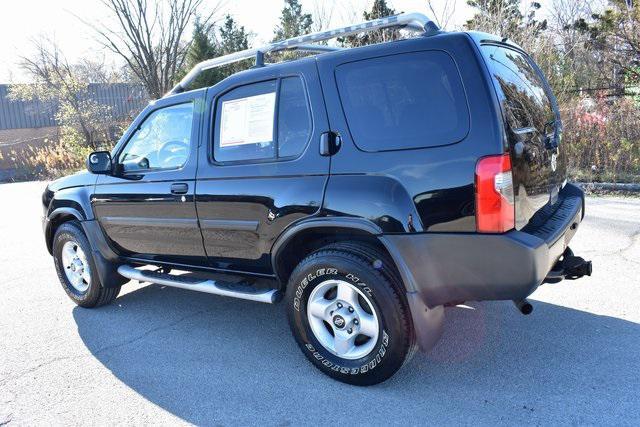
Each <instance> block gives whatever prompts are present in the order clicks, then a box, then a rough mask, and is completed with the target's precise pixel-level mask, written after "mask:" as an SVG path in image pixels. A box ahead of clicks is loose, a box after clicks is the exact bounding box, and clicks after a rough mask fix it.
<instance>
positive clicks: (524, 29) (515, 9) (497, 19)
mask: <svg viewBox="0 0 640 427" xmlns="http://www.w3.org/2000/svg"><path fill="white" fill-rule="evenodd" d="M521 3H522V1H521V0H467V4H468V5H469V6H471V7H474V8H475V9H476V10H477V13H476V14H475V16H474V17H473V18H471V19H470V20H469V21H467V23H466V27H467V29H470V30H476V31H484V32H486V33H491V34H496V35H499V36H502V37H508V38H510V39H512V40H514V41H516V42H517V43H520V44H527V42H530V41H531V39H532V38H535V36H536V35H538V34H539V33H540V32H541V31H543V30H545V29H546V28H547V21H546V20H544V21H537V20H536V11H537V10H538V9H540V7H541V5H540V3H538V2H536V1H533V2H531V3H530V4H529V8H528V9H527V12H526V14H523V13H522V12H521V8H520V5H521Z"/></svg>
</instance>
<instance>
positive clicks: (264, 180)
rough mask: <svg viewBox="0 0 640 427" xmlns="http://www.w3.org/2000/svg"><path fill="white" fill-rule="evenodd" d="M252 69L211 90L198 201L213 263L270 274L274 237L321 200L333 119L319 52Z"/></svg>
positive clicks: (310, 212) (314, 209) (311, 211)
mask: <svg viewBox="0 0 640 427" xmlns="http://www.w3.org/2000/svg"><path fill="white" fill-rule="evenodd" d="M251 76H252V79H251V80H250V81H247V79H246V77H245V78H242V76H238V77H239V78H235V77H232V78H230V79H228V80H226V81H225V82H223V83H222V84H220V85H218V86H215V87H214V88H212V89H209V91H208V92H207V103H206V105H207V107H206V108H207V111H208V114H207V115H206V117H207V120H206V124H204V126H203V127H204V128H205V129H206V130H205V133H204V134H205V135H206V138H207V139H208V140H209V143H208V144H202V147H201V151H200V158H199V167H198V186H197V189H196V207H197V210H198V216H199V219H200V226H201V229H202V235H203V238H204V244H205V249H206V252H207V255H208V257H209V261H210V264H211V266H212V267H214V268H216V269H218V270H224V271H243V272H250V273H254V274H270V273H271V272H272V271H271V270H272V269H271V263H270V251H271V247H272V246H273V243H274V241H275V239H276V238H277V237H278V236H279V235H280V234H281V233H282V231H283V230H284V229H285V228H286V227H287V226H289V225H291V224H292V223H293V222H295V221H298V220H301V219H303V218H306V217H309V216H311V215H314V214H316V213H317V212H318V211H319V209H320V207H321V205H322V198H323V193H324V187H325V183H326V181H327V179H328V174H329V157H323V156H321V155H320V152H319V140H320V135H321V134H322V133H323V132H325V131H327V130H328V124H327V118H326V113H325V108H324V102H323V100H322V92H321V88H320V83H319V80H318V76H317V69H316V65H315V60H314V59H313V58H310V59H307V60H303V61H296V63H295V64H286V63H285V64H279V65H270V66H268V67H264V68H262V69H260V70H254V71H252V74H251Z"/></svg>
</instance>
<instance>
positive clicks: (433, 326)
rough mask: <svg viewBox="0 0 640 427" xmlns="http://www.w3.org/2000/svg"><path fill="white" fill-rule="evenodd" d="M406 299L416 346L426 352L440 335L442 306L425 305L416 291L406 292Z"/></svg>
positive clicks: (442, 321)
mask: <svg viewBox="0 0 640 427" xmlns="http://www.w3.org/2000/svg"><path fill="white" fill-rule="evenodd" d="M407 301H408V303H409V309H410V310H411V318H412V319H413V328H414V330H415V334H416V341H417V342H418V347H419V348H420V350H421V351H422V352H425V353H426V352H428V351H430V350H431V349H432V348H433V347H434V346H435V345H436V343H437V342H438V340H439V339H440V337H441V336H442V331H443V325H444V306H441V305H439V306H436V307H433V308H429V307H427V305H426V304H425V303H424V302H423V301H422V299H421V298H420V295H419V294H418V293H417V292H407Z"/></svg>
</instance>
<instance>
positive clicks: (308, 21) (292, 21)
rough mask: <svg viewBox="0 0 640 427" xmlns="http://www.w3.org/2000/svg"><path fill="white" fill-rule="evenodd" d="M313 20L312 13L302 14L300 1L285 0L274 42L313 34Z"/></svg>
mask: <svg viewBox="0 0 640 427" xmlns="http://www.w3.org/2000/svg"><path fill="white" fill-rule="evenodd" d="M312 24H313V18H312V17H311V14H310V13H302V5H301V4H300V2H299V1H298V0H285V5H284V8H283V9H282V15H281V16H280V24H279V25H278V26H277V27H276V30H275V35H274V38H273V41H280V40H284V39H289V38H291V37H299V36H302V35H304V34H308V33H310V32H311V25H312Z"/></svg>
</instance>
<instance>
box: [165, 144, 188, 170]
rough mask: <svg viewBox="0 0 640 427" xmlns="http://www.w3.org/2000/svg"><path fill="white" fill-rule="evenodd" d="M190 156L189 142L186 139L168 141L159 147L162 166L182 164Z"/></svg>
mask: <svg viewBox="0 0 640 427" xmlns="http://www.w3.org/2000/svg"><path fill="white" fill-rule="evenodd" d="M188 157H189V143H188V142H184V141H178V140H176V141H168V142H165V143H164V144H162V147H160V149H158V161H159V163H160V167H162V168H168V167H175V166H180V165H182V164H183V163H184V162H185V161H186V160H187V158H188Z"/></svg>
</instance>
